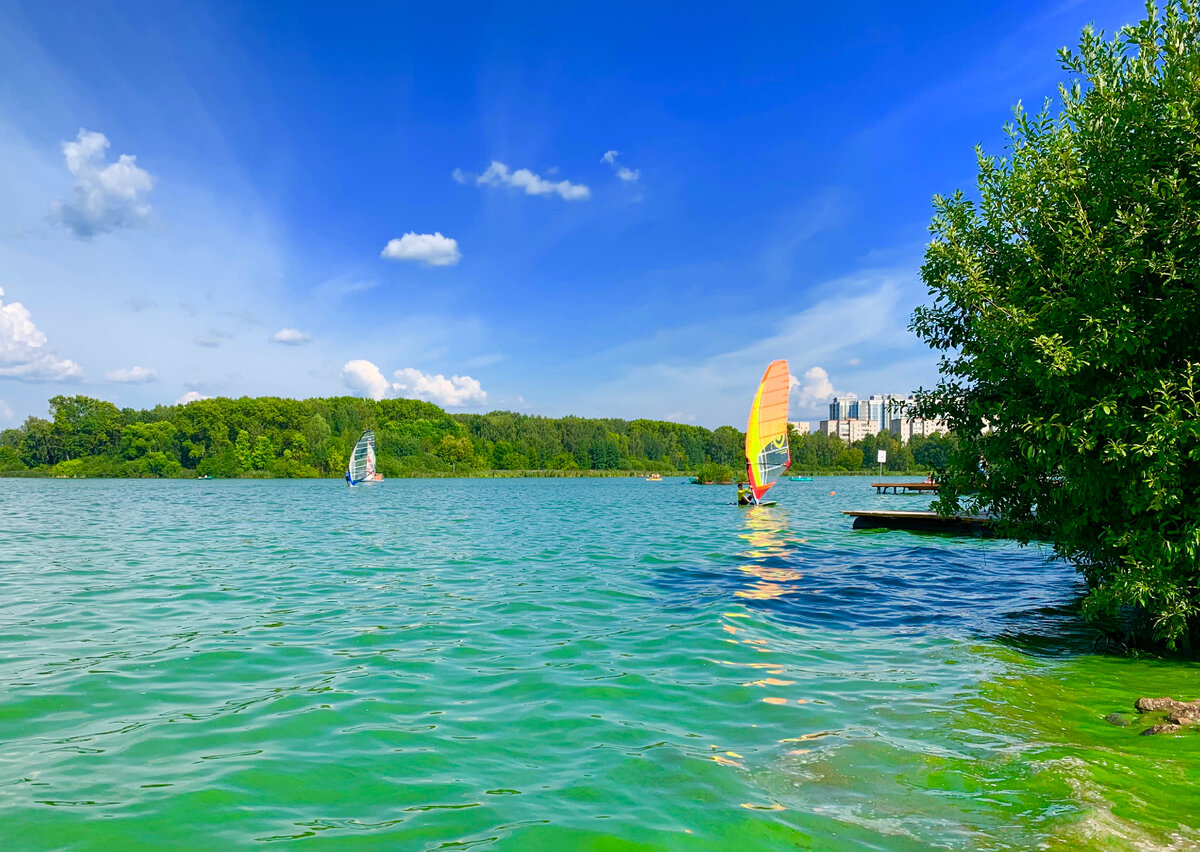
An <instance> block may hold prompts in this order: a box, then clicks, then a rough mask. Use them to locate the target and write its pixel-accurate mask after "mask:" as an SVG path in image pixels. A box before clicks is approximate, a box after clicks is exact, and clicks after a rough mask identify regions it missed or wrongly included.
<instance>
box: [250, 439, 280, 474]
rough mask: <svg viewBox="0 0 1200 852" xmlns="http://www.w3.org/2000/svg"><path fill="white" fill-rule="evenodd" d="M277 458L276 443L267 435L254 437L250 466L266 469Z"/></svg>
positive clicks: (256, 468)
mask: <svg viewBox="0 0 1200 852" xmlns="http://www.w3.org/2000/svg"><path fill="white" fill-rule="evenodd" d="M274 458H275V445H274V444H272V443H271V439H270V438H268V437H267V436H266V435H259V436H258V437H257V438H255V439H254V449H253V450H251V451H250V467H252V468H254V469H255V470H266V469H267V466H268V465H270V464H271V462H272V461H273V460H274Z"/></svg>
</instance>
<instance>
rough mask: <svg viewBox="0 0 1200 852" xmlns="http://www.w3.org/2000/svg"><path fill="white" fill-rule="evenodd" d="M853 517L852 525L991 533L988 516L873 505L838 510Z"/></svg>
mask: <svg viewBox="0 0 1200 852" xmlns="http://www.w3.org/2000/svg"><path fill="white" fill-rule="evenodd" d="M842 514H843V515H849V516H850V517H852V518H854V529H856V530H864V529H865V530H870V529H888V530H921V531H924V532H952V533H967V534H970V535H994V530H993V529H992V521H991V519H990V518H987V517H983V516H980V515H939V514H938V513H937V512H883V511H878V510H874V509H864V510H853V509H852V510H848V511H845V512H842Z"/></svg>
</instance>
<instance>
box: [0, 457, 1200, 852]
mask: <svg viewBox="0 0 1200 852" xmlns="http://www.w3.org/2000/svg"><path fill="white" fill-rule="evenodd" d="M869 481H870V480H869V479H867V478H862V477H845V478H820V477H818V478H816V479H815V480H814V481H812V482H789V481H784V482H781V483H780V484H779V485H778V486H777V488H776V489H775V491H773V492H772V496H773V497H774V498H775V499H777V500H778V501H779V505H778V506H775V507H764V508H754V509H742V508H738V507H736V506H734V505H731V502H732V499H733V489H732V488H731V487H724V488H722V487H715V486H714V487H697V486H692V485H688V484H686V482H685V480H682V479H670V478H668V479H666V480H664V481H663V482H661V483H650V482H644V481H642V480H640V479H618V480H609V479H527V480H526V479H520V480H470V479H455V480H403V481H401V480H396V481H389V482H387V483H385V484H383V485H382V486H377V487H371V488H357V489H347V488H345V487H344V486H343V485H341V484H339V483H338V482H336V481H311V480H310V481H219V480H217V481H202V482H197V481H99V480H93V481H84V480H80V481H72V480H34V479H26V480H3V481H0V600H2V601H3V608H2V609H0V813H3V816H4V822H3V825H4V828H3V833H4V835H5V836H6V837H7V838H8V840H7V843H6V846H7V847H8V848H26V849H49V848H66V847H70V848H121V849H140V848H145V849H159V848H164V847H172V848H216V847H221V846H230V847H239V848H241V847H248V846H251V845H253V844H255V843H257V842H264V843H265V842H273V843H283V844H287V843H296V842H301V843H305V842H308V841H312V840H316V841H317V842H318V844H324V845H327V846H330V847H332V848H360V847H362V848H375V847H380V848H395V849H439V848H454V849H461V848H467V847H475V848H480V849H514V850H515V849H520V850H543V849H544V850H561V849H570V848H586V849H626V848H666V849H730V848H741V849H746V850H749V849H810V848H811V849H880V850H926V849H930V848H941V849H970V850H994V849H1029V848H1045V849H1062V850H1078V849H1081V848H1085V849H1139V850H1140V849H1160V848H1162V849H1189V848H1196V847H1197V845H1200V798H1198V797H1197V795H1196V792H1195V779H1196V778H1197V777H1200V736H1197V735H1196V734H1195V732H1191V733H1189V734H1188V735H1187V736H1177V737H1171V736H1159V737H1142V736H1139V735H1138V734H1139V731H1140V730H1141V728H1140V727H1124V728H1120V727H1115V726H1113V725H1110V724H1108V723H1106V722H1105V721H1104V718H1103V717H1104V716H1106V715H1108V714H1110V713H1112V712H1114V711H1131V710H1132V704H1133V701H1134V700H1135V699H1136V698H1137V697H1139V696H1141V695H1172V696H1174V697H1176V698H1197V697H1200V666H1198V665H1197V664H1195V663H1186V662H1179V661H1164V660H1157V659H1153V658H1145V659H1137V658H1123V657H1115V656H1106V655H1101V654H1097V653H1094V652H1093V651H1092V640H1093V638H1094V632H1093V631H1091V630H1089V629H1088V628H1087V627H1086V626H1084V625H1082V624H1081V623H1080V622H1079V621H1078V618H1077V615H1076V609H1075V607H1076V601H1077V598H1078V596H1079V593H1080V589H1081V586H1080V581H1079V580H1078V579H1077V577H1076V575H1075V574H1074V572H1073V571H1072V570H1071V569H1070V568H1068V567H1065V566H1063V565H1061V564H1056V563H1052V562H1049V561H1048V560H1047V555H1046V551H1045V550H1044V549H1039V548H1038V547H1037V546H1031V547H1027V548H1021V547H1019V546H1017V545H1016V544H1014V543H1012V542H1006V541H996V540H985V539H977V538H953V537H943V536H939V535H930V534H916V533H907V532H887V531H855V530H852V529H851V528H850V524H849V522H848V519H846V518H844V517H843V516H842V515H841V511H842V510H843V509H848V508H874V507H893V508H894V507H902V508H924V507H925V506H926V505H927V504H928V502H929V499H928V498H927V497H914V496H902V495H901V496H892V495H887V496H877V495H875V494H874V491H873V489H871V488H870V486H869V484H868V483H869ZM831 491H832V492H836V493H835V494H830V492H831ZM1143 727H1144V726H1143Z"/></svg>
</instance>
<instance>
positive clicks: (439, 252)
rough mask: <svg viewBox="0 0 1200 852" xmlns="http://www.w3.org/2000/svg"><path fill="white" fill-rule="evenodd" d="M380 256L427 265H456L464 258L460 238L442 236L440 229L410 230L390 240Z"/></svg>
mask: <svg viewBox="0 0 1200 852" xmlns="http://www.w3.org/2000/svg"><path fill="white" fill-rule="evenodd" d="M380 257H385V258H387V259H388V260H411V261H414V262H417V263H423V264H424V265H425V266H454V265H455V264H456V263H458V261H459V260H460V259H461V258H462V253H461V252H459V250H458V240H455V239H452V238H450V237H444V236H442V234H441V232H440V231H435V232H434V233H432V234H417V233H414V232H412V231H410V232H408V233H407V234H405V235H404V236H402V237H400V238H399V239H392V240H388V244H387V245H386V246H384V247H383V251H382V252H381V253H380Z"/></svg>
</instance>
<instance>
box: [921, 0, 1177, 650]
mask: <svg viewBox="0 0 1200 852" xmlns="http://www.w3.org/2000/svg"><path fill="white" fill-rule="evenodd" d="M1146 8H1147V17H1146V19H1145V20H1143V21H1141V22H1140V23H1138V24H1137V25H1135V26H1132V27H1127V28H1125V29H1123V30H1121V32H1120V33H1119V34H1118V35H1117V36H1116V37H1115V38H1114V39H1112V40H1104V39H1102V38H1101V37H1100V36H1098V35H1096V34H1095V33H1093V32H1092V31H1091V30H1090V29H1088V30H1085V31H1084V34H1083V37H1082V40H1081V42H1080V47H1079V50H1078V52H1070V51H1065V50H1064V51H1063V52H1062V53H1061V54H1060V56H1061V60H1062V64H1063V68H1064V69H1065V70H1066V71H1068V72H1069V73H1070V74H1072V75H1073V76H1074V77H1075V78H1076V79H1075V80H1073V81H1072V82H1071V83H1069V84H1067V85H1064V86H1062V87H1060V89H1059V96H1060V99H1061V107H1060V110H1059V111H1058V112H1057V113H1051V112H1050V110H1049V107H1047V109H1046V110H1044V111H1043V112H1042V113H1041V114H1039V115H1037V116H1031V115H1029V114H1027V113H1024V112H1022V111H1021V110H1019V109H1018V111H1017V113H1016V119H1015V122H1014V123H1013V124H1012V125H1011V126H1010V128H1009V133H1010V139H1011V142H1010V146H1009V147H1010V153H1009V156H1008V157H1007V158H1004V159H995V158H991V157H987V156H985V155H984V154H983V153H982V152H980V154H979V178H978V181H979V200H978V202H973V201H971V200H968V199H967V198H966V197H964V196H963V194H962V193H961V192H960V193H957V194H955V195H954V196H952V197H950V198H936V199H935V208H936V214H935V216H934V219H933V224H932V226H931V229H932V231H933V241H932V243H931V245H930V246H929V249H928V251H927V253H926V257H925V264H924V266H923V267H922V270H921V275H922V278H923V279H924V281H925V283H926V284H927V285H928V286H929V290H930V293H931V294H932V295H933V296H934V297H935V299H936V301H935V303H934V304H933V305H931V306H928V307H923V308H920V309H918V310H917V312H916V313H915V315H914V318H913V323H912V327H913V330H914V331H916V333H917V334H918V335H920V336H921V337H922V338H923V339H925V340H926V341H927V342H928V343H929V344H930V345H931V346H933V347H934V348H937V349H940V350H942V351H943V352H945V353H946V354H945V355H944V357H943V359H942V378H941V381H940V382H939V384H938V385H937V387H935V388H934V389H933V390H931V391H927V392H924V393H922V394H921V395H920V398H921V402H920V404H919V406H918V413H920V414H922V415H924V416H926V417H930V416H937V417H942V418H945V419H946V420H947V421H948V423H949V425H950V428H951V430H952V431H953V432H954V433H956V434H957V436H958V444H957V446H956V447H953V448H950V450H949V457H948V461H947V469H946V470H945V471H944V472H943V473H942V475H941V476H940V482H941V483H942V490H941V497H940V499H939V502H938V507H939V508H940V509H941V510H943V511H957V510H960V507H961V505H962V504H965V505H966V507H967V508H968V509H971V510H985V511H989V512H991V513H993V514H994V515H996V516H997V517H998V518H999V519H1000V520H1001V521H1002V522H1003V526H1004V529H1005V530H1006V531H1007V532H1009V533H1010V534H1014V535H1016V536H1018V537H1020V538H1024V539H1026V540H1028V539H1030V538H1033V537H1039V538H1048V539H1050V540H1052V541H1053V543H1054V548H1055V552H1056V553H1057V554H1058V555H1059V556H1060V557H1062V558H1064V559H1067V560H1069V561H1070V562H1072V563H1074V564H1075V565H1076V566H1077V567H1078V568H1079V569H1080V570H1081V571H1082V572H1083V574H1084V575H1085V577H1086V578H1087V581H1088V585H1089V589H1090V591H1089V594H1088V596H1087V599H1086V600H1085V612H1087V613H1088V614H1090V615H1091V616H1093V617H1097V618H1103V619H1106V620H1107V619H1120V620H1122V621H1123V622H1124V623H1125V624H1126V625H1128V628H1129V629H1130V630H1131V631H1132V633H1133V635H1134V636H1135V637H1136V638H1137V639H1138V640H1139V641H1145V642H1154V643H1162V644H1165V645H1166V646H1168V647H1176V646H1184V647H1185V648H1187V647H1189V646H1191V647H1195V646H1196V644H1197V640H1200V500H1198V499H1197V496H1198V495H1200V396H1198V393H1200V390H1198V388H1197V381H1198V378H1200V334H1198V333H1197V329H1198V328H1200V239H1198V237H1197V235H1198V234H1200V22H1198V21H1197V4H1196V3H1195V2H1193V0H1187V1H1186V2H1184V0H1169V2H1167V3H1166V6H1165V8H1164V10H1163V12H1162V13H1161V14H1160V13H1158V12H1157V10H1156V8H1155V5H1154V4H1153V3H1150V4H1148V5H1147V7H1146ZM973 493H974V495H975V496H968V495H971V494H973Z"/></svg>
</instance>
